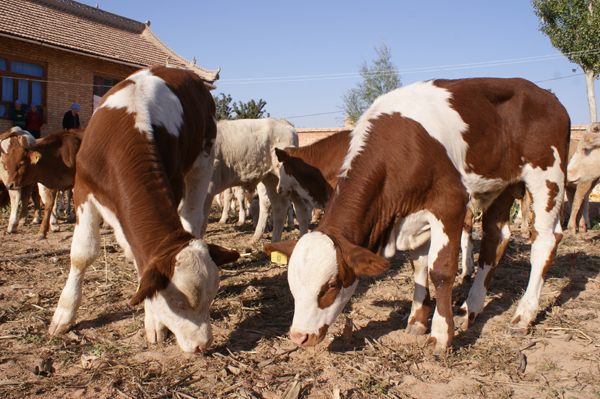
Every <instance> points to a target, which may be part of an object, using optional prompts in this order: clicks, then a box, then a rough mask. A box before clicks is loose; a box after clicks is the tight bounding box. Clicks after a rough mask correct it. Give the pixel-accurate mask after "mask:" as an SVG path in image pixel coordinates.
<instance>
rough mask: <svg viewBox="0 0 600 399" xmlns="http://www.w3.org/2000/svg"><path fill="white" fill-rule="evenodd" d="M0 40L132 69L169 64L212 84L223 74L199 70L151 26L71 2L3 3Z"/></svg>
mask: <svg viewBox="0 0 600 399" xmlns="http://www.w3.org/2000/svg"><path fill="white" fill-rule="evenodd" d="M0 36H5V37H6V36H7V37H13V38H15V39H21V40H27V41H33V42H36V43H40V44H42V45H44V44H46V45H50V46H52V47H57V48H61V49H64V50H66V51H75V52H77V53H81V54H85V55H89V56H97V57H101V58H105V59H108V60H109V61H114V62H120V63H125V64H129V65H132V66H139V67H145V66H148V65H171V66H176V67H180V68H186V69H189V70H193V71H194V72H196V73H197V74H198V75H199V76H200V77H202V78H203V79H204V80H206V81H208V82H214V81H215V80H218V79H219V70H216V71H215V70H207V69H204V68H200V67H199V66H197V65H196V64H195V62H190V61H188V60H186V59H185V58H183V57H181V56H180V55H178V54H177V53H175V52H174V51H173V50H171V49H170V48H169V47H167V45H165V44H164V43H163V42H162V41H160V40H159V39H158V38H157V37H156V35H154V33H153V32H152V31H151V30H150V23H149V22H148V23H147V24H144V23H141V22H137V21H134V20H131V19H128V18H125V17H121V16H119V15H115V14H112V13H109V12H106V11H102V10H100V9H98V8H94V7H90V6H87V5H85V4H81V3H78V2H76V1H72V0H1V1H0Z"/></svg>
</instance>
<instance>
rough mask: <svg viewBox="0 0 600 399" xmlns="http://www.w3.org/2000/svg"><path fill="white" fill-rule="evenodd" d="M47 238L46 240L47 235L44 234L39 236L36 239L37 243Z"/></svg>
mask: <svg viewBox="0 0 600 399" xmlns="http://www.w3.org/2000/svg"><path fill="white" fill-rule="evenodd" d="M45 238H46V236H45V235H42V234H40V235H38V236H37V237H35V242H38V241H42V240H44V239H45Z"/></svg>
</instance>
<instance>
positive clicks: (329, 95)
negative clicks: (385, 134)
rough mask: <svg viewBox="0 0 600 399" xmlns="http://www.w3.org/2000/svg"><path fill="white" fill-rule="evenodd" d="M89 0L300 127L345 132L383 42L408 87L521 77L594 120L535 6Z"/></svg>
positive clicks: (501, 1) (516, 0)
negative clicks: (365, 68)
mask: <svg viewBox="0 0 600 399" xmlns="http://www.w3.org/2000/svg"><path fill="white" fill-rule="evenodd" d="M81 2H82V3H84V4H87V5H91V6H95V5H96V3H98V6H99V8H100V9H102V10H104V11H108V12H112V13H114V14H118V15H121V16H124V17H127V18H130V19H134V20H136V21H140V22H145V21H146V20H149V21H151V27H150V28H151V29H152V31H153V32H154V33H155V34H156V35H157V36H158V37H159V38H160V39H161V40H162V41H163V42H164V43H165V44H167V45H168V46H169V47H171V48H172V49H173V50H174V51H175V52H177V53H178V54H180V55H181V56H183V57H185V58H187V59H189V60H191V59H192V58H194V57H195V58H196V60H197V64H198V65H200V66H202V67H204V68H207V69H217V67H218V66H220V67H221V79H220V81H218V82H217V89H216V90H215V91H213V94H218V93H225V94H231V96H232V98H233V100H234V101H243V102H247V101H249V100H251V99H254V100H256V101H258V100H259V99H263V100H265V101H266V102H267V106H266V107H265V109H266V111H267V112H269V113H270V114H271V116H272V117H276V118H288V119H289V120H290V122H292V123H294V125H295V126H296V127H297V128H304V127H318V128H321V127H338V126H343V124H344V123H343V117H344V114H343V113H342V112H340V111H341V108H340V107H341V106H342V104H343V100H342V96H343V95H344V94H345V93H346V92H347V91H348V89H350V88H353V87H355V86H356V84H357V83H358V82H360V81H361V78H360V76H358V73H357V72H358V68H359V65H360V64H361V63H362V61H363V59H364V60H366V61H368V62H370V61H371V60H372V59H373V58H374V57H375V56H376V54H375V50H374V48H375V47H379V44H380V43H381V41H383V40H385V43H386V44H387V46H388V48H389V49H390V50H391V53H392V61H393V62H394V63H395V64H396V66H397V67H398V68H399V69H400V76H401V80H402V84H403V85H408V84H411V83H413V82H416V81H420V80H428V79H435V78H447V79H457V78H467V77H482V76H492V77H522V78H525V79H529V80H531V81H533V82H536V83H537V84H538V85H539V86H540V87H543V88H545V89H551V90H552V91H553V92H554V93H555V94H556V96H557V97H558V99H559V100H560V101H561V102H562V103H563V105H564V106H565V107H566V109H567V111H568V112H569V115H570V116H571V123H572V124H588V123H589V111H588V105H587V95H586V90H585V79H584V76H583V75H582V73H583V71H582V70H581V68H579V67H578V66H577V65H576V64H572V63H570V62H569V61H568V60H567V59H566V58H565V57H564V56H562V54H561V53H560V52H559V51H558V50H556V49H554V48H553V47H552V45H551V44H550V40H549V39H548V38H547V37H546V36H544V35H543V34H541V33H540V32H539V31H538V20H537V17H536V16H535V15H534V14H533V11H532V7H531V4H530V2H529V1H527V0H498V1H496V0H489V1H488V0H485V1H481V0H477V1H461V0H455V1H441V0H439V1H428V0H419V1H414V0H412V1H382V0H379V1H378V0H375V1H355V0H345V1H341V0H340V1H337V0H331V1H329V0H321V1H295V2H292V1H261V0H252V1H223V0H218V1H195V0H194V1H192V0H189V1H183V0H171V1H170V2H165V1H152V0H97V1H88V0H86V1H81ZM573 69H576V71H575V72H573ZM599 84H600V82H596V86H599ZM598 92H599V91H598V89H596V96H598ZM599 101H600V100H599ZM315 114H320V115H315ZM306 115H312V116H306Z"/></svg>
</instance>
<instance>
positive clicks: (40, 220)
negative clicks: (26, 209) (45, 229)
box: [31, 219, 42, 224]
mask: <svg viewBox="0 0 600 399" xmlns="http://www.w3.org/2000/svg"><path fill="white" fill-rule="evenodd" d="M41 223H42V219H33V220H32V222H31V224H41Z"/></svg>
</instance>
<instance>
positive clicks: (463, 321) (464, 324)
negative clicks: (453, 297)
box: [454, 313, 475, 331]
mask: <svg viewBox="0 0 600 399" xmlns="http://www.w3.org/2000/svg"><path fill="white" fill-rule="evenodd" d="M469 316H471V317H472V318H471V317H467V315H466V314H465V315H461V316H455V317H454V326H455V327H456V328H457V329H458V330H460V331H467V330H468V329H469V327H470V326H471V320H473V319H475V315H474V314H473V313H471V314H470V315H469Z"/></svg>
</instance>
